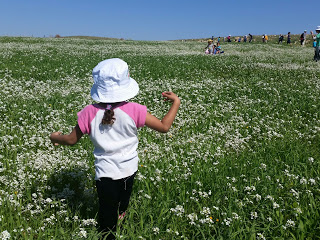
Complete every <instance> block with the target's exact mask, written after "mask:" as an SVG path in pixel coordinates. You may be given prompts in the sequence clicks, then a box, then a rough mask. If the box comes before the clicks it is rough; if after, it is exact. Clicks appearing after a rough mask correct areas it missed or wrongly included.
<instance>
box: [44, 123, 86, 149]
mask: <svg viewBox="0 0 320 240" xmlns="http://www.w3.org/2000/svg"><path fill="white" fill-rule="evenodd" d="M82 136H83V133H82V132H81V130H80V127H79V125H78V124H77V125H76V126H75V127H74V129H73V130H72V132H71V133H70V134H68V135H63V134H62V133H61V132H54V133H51V135H50V140H51V142H52V143H53V144H54V145H55V146H57V145H74V144H76V143H77V142H78V141H79V140H80V138H81V137H82Z"/></svg>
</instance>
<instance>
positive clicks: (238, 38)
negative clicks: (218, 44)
mask: <svg viewBox="0 0 320 240" xmlns="http://www.w3.org/2000/svg"><path fill="white" fill-rule="evenodd" d="M219 38H220V37H219ZM252 39H253V36H252V34H251V33H249V34H248V35H244V36H243V38H241V37H236V38H235V39H234V41H235V42H241V41H243V42H247V41H248V42H249V43H251V42H252ZM223 41H225V38H223ZM227 42H232V41H231V35H229V36H228V37H227Z"/></svg>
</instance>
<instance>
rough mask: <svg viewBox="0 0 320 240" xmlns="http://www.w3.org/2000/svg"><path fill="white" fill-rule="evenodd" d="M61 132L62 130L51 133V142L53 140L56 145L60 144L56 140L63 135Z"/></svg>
mask: <svg viewBox="0 0 320 240" xmlns="http://www.w3.org/2000/svg"><path fill="white" fill-rule="evenodd" d="M61 134H62V132H53V133H51V135H50V140H51V142H52V144H53V145H54V146H58V145H59V143H57V142H56V137H57V136H59V135H61Z"/></svg>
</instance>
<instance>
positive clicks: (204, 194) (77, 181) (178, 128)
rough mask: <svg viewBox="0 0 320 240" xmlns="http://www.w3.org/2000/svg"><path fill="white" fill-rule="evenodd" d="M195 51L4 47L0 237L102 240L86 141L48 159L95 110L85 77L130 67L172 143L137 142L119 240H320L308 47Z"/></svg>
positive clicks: (46, 43)
mask: <svg viewBox="0 0 320 240" xmlns="http://www.w3.org/2000/svg"><path fill="white" fill-rule="evenodd" d="M204 47H205V43H201V42H197V41H186V42H182V41H174V42H144V41H118V40H104V39H73V38H72V39H71V38H70V39H69V38H68V39H67V38H59V39H58V38H57V39H40V38H11V37H1V38H0V119H1V123H2V124H1V128H0V130H1V131H0V186H1V190H0V205H1V208H0V222H1V224H0V239H6V237H5V236H6V234H10V236H11V239H82V238H87V239H98V236H99V234H98V232H97V228H96V225H95V219H96V213H97V194H96V190H95V183H94V167H93V162H94V159H93V156H92V150H93V147H92V145H91V142H90V139H89V138H88V137H85V138H83V139H81V141H80V142H79V143H78V144H77V145H76V146H73V147H54V146H52V145H51V143H50V141H49V134H50V133H51V132H53V131H62V132H64V133H68V132H69V131H70V130H71V129H72V127H73V126H74V125H75V124H76V123H77V116H76V113H77V112H78V111H80V110H81V109H82V108H83V107H84V106H86V105H87V104H91V103H92V100H91V98H90V88H91V85H92V82H93V81H92V79H91V72H92V69H93V67H94V66H95V65H96V64H97V63H98V62H100V61H101V60H103V59H107V58H112V57H119V58H122V59H123V60H125V61H126V62H128V64H129V69H130V76H131V77H133V78H134V79H135V80H136V81H137V82H138V83H139V86H140V93H139V95H138V96H136V97H135V98H134V99H133V101H136V102H138V103H140V104H145V105H146V106H147V107H148V110H149V111H150V112H151V113H152V114H154V115H155V116H157V117H158V118H161V117H163V116H164V114H165V113H166V111H167V110H168V109H169V105H168V104H167V103H165V102H163V101H162V99H161V93H162V92H163V91H166V90H172V91H174V92H175V93H177V94H178V96H179V97H180V98H181V103H182V104H181V108H180V110H179V112H178V116H177V118H176V121H175V122H174V124H173V126H172V128H171V130H170V132H169V133H167V134H160V133H156V132H153V131H152V130H150V129H147V128H142V129H141V130H139V141H140V143H139V148H138V151H139V157H140V163H139V172H138V175H137V177H136V181H135V184H134V191H133V194H132V199H131V202H130V206H129V209H128V214H127V215H126V218H127V219H126V221H125V222H124V223H123V224H122V225H121V227H120V228H119V229H118V236H119V238H120V236H121V239H139V238H141V239H319V232H320V224H319V214H320V212H319V210H318V206H319V194H320V192H319V190H320V189H319V180H320V179H319V169H320V168H319V159H320V151H319V149H320V118H319V109H320V101H319V100H320V91H319V90H320V80H319V77H318V76H319V73H320V70H319V65H318V63H315V62H313V61H312V58H313V49H312V47H309V46H307V47H304V48H302V47H300V46H286V45H285V44H284V45H282V46H281V45H277V44H272V43H271V44H269V43H268V44H257V43H255V44H248V43H247V44H243V43H240V44H238V43H232V44H223V45H222V48H223V50H224V51H225V54H223V55H220V56H208V55H204V53H203V48H204Z"/></svg>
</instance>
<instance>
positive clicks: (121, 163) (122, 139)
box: [78, 102, 147, 180]
mask: <svg viewBox="0 0 320 240" xmlns="http://www.w3.org/2000/svg"><path fill="white" fill-rule="evenodd" d="M104 111H105V108H103V107H101V106H100V105H98V104H92V105H88V106H86V107H85V108H84V109H82V110H81V111H80V112H78V125H79V127H80V129H81V131H82V133H83V134H88V135H89V136H90V139H91V141H92V143H93V145H94V151H93V155H94V157H95V163H94V165H95V170H96V176H95V179H96V180H98V179H100V178H101V177H108V178H112V179H114V180H117V179H121V178H125V177H128V176H131V175H132V174H134V173H135V172H136V171H137V170H138V161H139V158H138V153H137V148H138V137H137V129H138V128H140V127H143V126H144V125H145V120H146V116H147V107H146V106H144V105H140V104H138V103H133V102H123V103H120V104H118V105H117V106H115V108H113V111H114V117H115V121H114V123H113V124H112V125H107V124H105V125H103V124H102V123H101V121H102V118H103V115H104Z"/></svg>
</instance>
